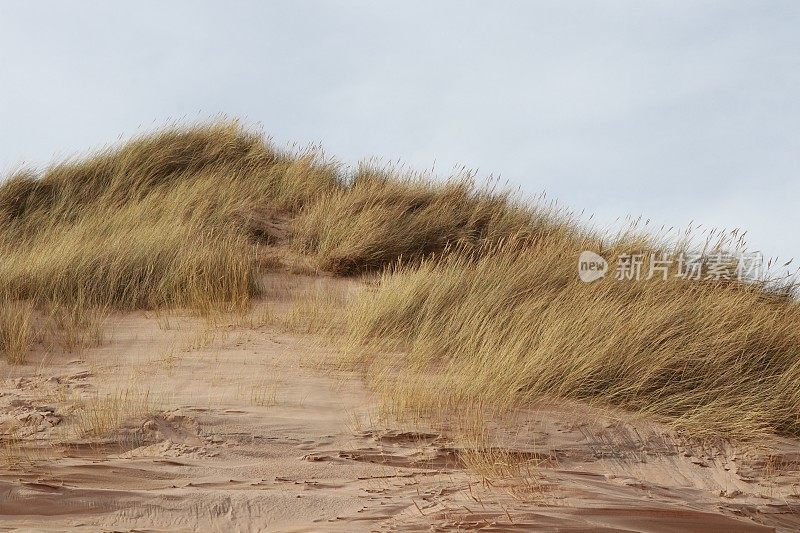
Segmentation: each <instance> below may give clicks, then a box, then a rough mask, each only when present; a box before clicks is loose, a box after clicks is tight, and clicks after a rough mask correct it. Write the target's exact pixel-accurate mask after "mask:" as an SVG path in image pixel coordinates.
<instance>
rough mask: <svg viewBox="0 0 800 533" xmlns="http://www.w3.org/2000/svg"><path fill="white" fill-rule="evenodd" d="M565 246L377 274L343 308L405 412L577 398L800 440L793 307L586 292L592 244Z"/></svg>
mask: <svg viewBox="0 0 800 533" xmlns="http://www.w3.org/2000/svg"><path fill="white" fill-rule="evenodd" d="M576 235H577V234H576ZM562 237H563V236H562ZM574 237H576V236H573V237H571V238H567V239H564V238H562V239H558V238H553V239H547V240H542V241H539V242H538V243H537V244H535V245H532V246H523V247H519V246H515V245H514V244H513V243H509V244H506V245H501V246H499V247H495V248H494V249H493V251H492V253H487V254H483V255H481V256H470V255H459V254H452V255H449V256H448V257H446V258H444V259H443V260H440V261H436V260H428V261H425V262H423V263H422V264H421V265H420V266H418V267H413V268H410V267H406V268H401V269H399V270H397V271H393V272H387V273H386V274H384V275H383V277H382V279H381V282H380V284H379V285H378V286H377V288H375V289H373V290H370V291H367V292H366V294H365V295H364V296H363V298H361V299H359V300H358V301H356V302H355V303H354V304H353V305H352V307H351V309H350V310H349V311H348V313H349V315H350V316H351V317H353V318H352V319H351V321H350V326H349V330H348V335H349V341H350V344H351V346H356V347H363V346H367V347H368V348H369V349H368V350H367V352H366V353H367V355H366V356H363V357H362V359H361V362H362V363H364V364H366V365H368V367H369V371H368V374H369V375H370V376H371V378H372V380H373V383H374V385H375V386H376V387H378V388H379V389H381V390H382V391H383V392H384V393H385V394H386V397H387V398H391V402H393V403H396V404H398V405H399V406H400V408H401V409H417V410H421V411H425V410H428V411H429V412H436V411H440V412H446V411H447V410H450V409H453V408H458V407H459V406H464V405H476V404H481V405H484V406H486V405H489V406H492V407H493V408H494V409H496V410H497V411H498V412H502V411H504V410H508V409H513V408H516V407H520V406H524V405H528V404H530V403H531V402H533V401H535V400H536V399H537V398H541V397H558V398H574V399H580V400H586V401H591V402H600V403H605V404H610V405H614V406H620V407H623V408H625V409H629V410H632V411H636V412H640V413H643V414H647V415H650V416H655V417H657V418H659V419H663V420H666V421H671V422H672V423H673V424H674V425H675V426H676V427H678V428H680V429H684V430H687V431H689V432H691V434H692V435H695V436H703V435H727V436H737V437H752V436H754V435H756V434H759V433H763V432H768V431H777V432H780V433H784V434H792V435H797V434H800V392H798V391H800V352H798V349H799V348H800V306H799V305H798V303H797V302H796V301H794V300H792V299H791V298H786V297H785V296H780V295H773V294H770V293H768V292H765V290H764V289H763V288H761V287H760V286H757V285H745V284H742V283H716V282H712V281H690V280H681V279H668V280H666V281H665V280H662V279H656V278H654V279H652V280H649V281H640V282H638V283H637V282H623V281H618V280H615V279H604V280H601V281H598V282H595V283H592V284H587V283H583V282H581V281H580V280H579V278H578V276H577V272H576V268H575V267H576V263H577V256H578V254H579V253H580V250H581V249H595V250H598V249H601V248H598V245H599V244H600V243H599V242H591V239H588V238H587V239H585V240H581V239H578V238H574ZM587 245H588V246H587ZM592 245H594V246H592ZM601 250H602V249H601ZM386 353H395V354H397V353H399V354H400V355H398V356H395V357H386V356H385V354H386ZM370 354H372V355H370ZM398 390H402V394H398Z"/></svg>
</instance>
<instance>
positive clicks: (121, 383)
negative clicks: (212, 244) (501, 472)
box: [0, 278, 800, 532]
mask: <svg viewBox="0 0 800 533" xmlns="http://www.w3.org/2000/svg"><path fill="white" fill-rule="evenodd" d="M309 283H338V282H335V281H314V280H308V279H299V278H298V279H297V280H294V281H292V282H291V283H290V284H289V285H290V287H289V289H287V290H286V291H284V292H282V291H276V292H275V294H273V295H271V296H270V297H269V300H270V301H269V302H268V304H269V305H271V306H272V308H273V309H275V310H276V312H278V313H283V312H285V311H286V310H287V309H288V308H289V307H290V306H291V305H292V298H293V296H292V294H294V292H293V290H291V287H295V288H297V287H302V286H304V285H308V284H309ZM257 312H258V310H256V311H255V312H254V313H257ZM108 330H109V332H110V334H111V338H110V339H109V341H108V342H107V343H106V344H104V345H103V346H101V347H99V348H93V349H87V350H85V351H83V352H81V353H79V354H75V353H60V352H53V353H49V354H48V353H45V352H44V351H39V352H37V353H35V354H32V356H31V357H30V361H29V364H26V365H23V366H18V367H9V366H7V365H5V363H0V365H2V366H1V367H0V370H1V371H2V373H1V374H0V376H3V378H4V379H3V381H2V385H1V387H2V388H0V428H2V431H3V432H4V433H5V434H6V440H5V442H6V444H5V445H4V448H3V451H2V452H1V453H2V455H0V529H2V530H15V529H21V530H26V531H30V530H37V529H38V530H64V529H70V530H86V531H97V530H111V529H113V530H115V531H133V530H135V531H261V530H268V531H360V530H364V531H375V530H378V531H381V530H426V531H427V530H430V529H431V527H435V528H440V529H441V530H446V529H459V528H460V529H464V528H467V529H480V530H487V531H512V530H517V531H527V530H531V529H544V530H555V529H558V530H575V531H577V530H583V531H585V530H609V531H611V530H614V531H685V530H695V531H708V530H719V531H722V530H724V531H727V532H735V531H762V530H763V531H770V530H772V528H778V529H780V530H785V531H792V530H796V529H800V517H799V516H798V513H800V476H798V470H800V467H799V466H798V465H799V464H800V446H798V444H797V443H795V442H790V441H777V440H776V441H775V442H774V443H770V444H769V445H768V446H766V445H765V446H762V448H760V449H755V448H753V449H749V450H744V449H734V448H732V447H730V446H729V445H722V444H717V445H710V444H707V443H706V444H704V445H700V444H698V443H694V442H686V441H685V440H682V439H680V438H678V437H677V436H675V435H673V434H671V433H670V432H669V431H667V430H665V429H664V428H660V427H658V426H657V425H654V424H647V423H645V422H643V421H633V420H626V419H625V418H624V417H621V416H619V415H613V414H609V413H606V412H599V411H597V410H593V409H589V408H587V407H585V406H581V405H566V406H565V405H560V406H553V405H542V406H540V407H539V408H538V409H535V410H530V411H529V412H526V413H520V414H519V415H518V417H517V419H516V420H515V421H514V423H513V424H510V425H508V426H507V427H513V428H514V433H513V435H511V434H509V435H507V436H506V438H505V440H504V442H507V443H508V447H507V449H506V450H504V453H505V454H506V455H504V457H511V458H514V457H516V458H529V459H531V460H537V461H540V462H541V467H540V468H539V469H536V472H535V473H534V475H533V478H535V480H534V481H533V482H529V483H527V484H525V483H520V482H519V480H514V479H482V478H481V477H480V476H476V475H470V474H468V473H467V472H465V471H464V470H463V468H462V467H461V461H460V457H461V450H460V449H459V447H458V446H457V445H456V444H454V443H453V442H452V441H451V440H450V439H449V437H448V435H446V434H442V433H437V432H424V431H407V430H406V431H404V430H401V429H399V428H386V427H382V426H377V425H374V424H372V423H371V419H372V418H371V417H372V413H373V412H374V407H375V406H374V403H373V401H372V400H371V398H370V397H369V394H368V393H367V392H366V391H365V390H364V388H363V386H362V384H361V382H360V380H359V379H358V377H357V376H349V375H341V374H333V373H331V372H330V371H328V370H325V367H324V366H322V367H320V366H319V365H317V364H315V363H317V362H319V361H325V360H327V359H329V358H330V357H332V352H331V349H330V348H329V347H326V346H325V345H324V344H320V343H319V342H316V341H315V340H314V339H313V338H311V337H306V336H302V335H295V334H288V333H282V332H280V330H279V328H276V327H273V326H257V325H256V326H252V325H248V326H245V325H242V324H239V325H235V324H230V325H225V324H218V325H216V326H215V327H213V328H212V327H209V326H207V325H204V323H203V322H202V321H199V320H196V319H191V318H186V317H182V318H181V317H177V318H176V317H170V318H165V317H157V316H154V315H146V314H144V313H136V314H128V315H124V316H115V317H112V318H111V319H110V321H109V323H108ZM92 398H100V401H96V400H92ZM109 398H111V399H109ZM81 406H83V407H81ZM89 415H92V416H94V419H92V418H91V417H90V416H89ZM117 419H120V420H123V421H124V423H122V424H119V423H117ZM92 424H94V426H98V427H101V428H104V427H105V428H106V429H107V431H103V432H101V433H102V434H101V435H97V436H93V435H91V434H89V435H82V430H83V432H85V430H86V428H87V427H89V426H92ZM120 426H121V427H120ZM499 431H501V432H502V430H499ZM11 432H13V434H14V435H15V438H14V439H13V440H9V438H8V435H9V434H10V433H11Z"/></svg>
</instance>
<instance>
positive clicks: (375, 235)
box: [0, 122, 800, 437]
mask: <svg viewBox="0 0 800 533" xmlns="http://www.w3.org/2000/svg"><path fill="white" fill-rule="evenodd" d="M662 241H663V239H661V238H660V237H659V236H652V235H647V234H646V233H644V234H642V233H641V232H639V233H637V234H634V233H627V234H622V235H616V236H610V237H609V236H605V235H595V234H591V233H589V232H587V231H585V230H584V229H582V228H581V226H580V225H579V224H577V223H575V222H574V221H573V220H571V219H570V218H569V217H568V216H566V215H564V214H563V213H560V212H558V211H555V210H552V209H546V208H542V207H540V206H536V205H530V204H524V203H521V202H519V201H516V200H515V199H514V198H513V196H512V195H510V194H508V193H506V192H503V191H498V190H496V189H495V188H493V187H481V186H476V185H475V181H474V179H473V177H472V176H471V175H469V174H466V175H465V174H464V173H459V175H457V176H455V177H454V178H452V179H450V180H448V181H446V182H437V181H432V180H428V179H425V178H424V177H423V176H420V175H414V174H409V173H400V172H396V171H393V170H391V169H388V170H387V169H385V168H376V167H374V166H370V165H363V166H360V167H359V168H358V169H357V170H355V171H354V172H353V173H348V172H347V171H345V170H343V169H342V168H340V167H339V166H338V165H337V164H336V163H335V162H334V161H332V160H330V159H327V158H326V157H325V156H324V154H323V153H322V152H321V151H320V150H319V149H315V148H312V149H308V150H301V151H296V152H294V153H290V152H286V151H280V150H277V149H275V148H274V147H273V146H271V145H270V144H269V143H268V142H265V140H264V139H263V137H262V136H261V135H259V134H257V133H254V132H251V131H249V130H247V129H245V128H243V127H242V126H241V125H239V124H238V123H236V122H223V123H216V124H209V125H199V126H194V127H188V128H183V127H174V128H169V129H167V130H164V131H162V132H159V133H155V134H152V135H145V136H142V137H139V138H136V139H134V140H132V141H130V142H129V143H127V144H125V145H123V146H121V147H117V148H112V149H107V150H104V151H102V152H99V153H97V154H94V155H92V156H89V157H87V158H84V159H81V160H73V161H67V162H64V163H60V164H57V165H54V166H52V167H51V168H49V169H47V170H46V171H44V172H43V173H41V174H36V173H33V172H19V173H17V174H15V175H14V176H11V177H10V178H9V179H8V180H6V181H5V182H4V183H3V184H2V185H0V257H2V258H3V259H2V262H0V302H2V304H1V305H0V307H2V308H3V314H2V315H0V340H2V346H0V348H2V351H3V352H4V353H6V354H7V357H9V359H12V360H17V359H19V355H13V354H19V353H23V352H24V349H22V348H21V347H24V346H25V344H26V342H27V341H26V340H25V339H27V338H29V337H28V336H27V335H28V334H27V333H25V331H26V330H25V329H24V327H22V326H21V325H23V324H30V321H27V322H26V321H25V320H24V316H23V315H24V313H21V312H20V311H19V309H21V308H20V307H14V306H19V305H22V306H29V307H30V306H32V307H40V308H47V306H52V305H61V306H66V307H68V308H75V309H92V308H95V309H134V308H147V309H160V308H174V307H180V308H189V309H196V310H198V311H200V312H202V313H210V312H212V310H214V309H218V308H220V307H221V308H223V309H225V310H242V309H246V308H247V307H248V305H249V303H250V301H251V299H252V297H253V296H254V295H256V294H258V292H259V290H260V285H259V280H260V277H261V275H262V274H263V273H264V271H265V269H269V268H279V267H280V266H281V265H280V262H281V261H280V260H277V259H276V258H278V259H281V258H282V260H283V261H285V262H287V263H291V262H292V261H294V260H301V259H302V263H303V264H304V265H308V264H311V265H316V267H317V268H318V269H319V270H320V271H325V272H328V273H332V274H335V275H361V274H365V273H381V277H380V279H379V281H377V282H376V283H375V284H374V286H373V287H371V288H369V289H367V290H365V291H363V292H362V293H361V296H360V297H359V298H356V300H355V301H354V302H353V303H352V304H351V305H350V306H349V307H348V308H347V309H346V310H345V311H344V312H343V313H340V314H339V316H340V318H337V320H342V319H343V321H344V323H345V325H344V326H343V329H342V330H341V334H342V335H343V337H344V342H345V343H346V345H347V347H348V349H349V351H350V353H351V354H354V355H355V358H354V361H356V362H357V363H358V364H359V365H360V366H361V368H363V369H364V370H365V373H366V375H367V377H368V378H369V381H370V383H371V384H372V385H373V386H374V387H376V388H377V389H379V390H380V391H382V392H383V393H384V394H385V396H386V398H387V403H390V404H392V405H393V406H394V408H395V409H398V410H414V411H415V412H421V411H426V410H427V411H437V410H438V411H442V410H447V409H459V408H461V407H464V406H473V405H475V404H480V405H482V406H492V408H493V409H495V410H497V411H504V410H511V409H514V408H516V407H519V406H524V405H527V404H528V403H530V402H532V401H534V400H536V399H537V398H539V397H542V396H548V397H561V398H570V399H580V400H584V401H590V402H598V403H604V404H609V405H615V406H620V407H623V408H625V409H629V410H633V411H637V412H641V413H644V414H647V415H648V416H655V417H658V418H661V419H664V420H666V421H669V422H671V423H672V424H674V425H675V426H676V427H679V428H682V429H685V430H687V431H691V432H693V433H694V434H696V435H723V436H736V437H752V436H755V435H758V434H762V433H764V432H773V431H774V432H780V433H783V434H791V435H798V434H800V419H799V418H798V417H799V416H800V392H798V391H800V307H799V306H798V303H797V301H796V300H795V299H793V298H792V297H791V295H790V291H789V290H785V291H783V292H781V291H779V290H777V289H776V288H775V287H774V286H773V287H769V286H767V285H765V284H760V283H753V284H746V283H740V282H737V281H719V282H715V281H711V280H705V281H687V280H680V279H674V278H670V279H668V280H666V281H664V280H660V279H653V280H649V281H640V282H622V281H616V280H613V279H606V280H603V281H598V282H595V283H592V284H585V283H582V282H581V281H580V280H579V279H578V276H577V273H576V271H575V266H576V262H577V257H578V255H579V253H580V252H581V251H583V250H594V251H597V252H600V253H601V254H602V255H604V256H606V258H613V257H616V256H617V254H619V253H623V252H625V253H644V254H645V255H646V256H650V255H652V254H654V253H657V252H663V251H676V250H678V249H681V247H685V246H686V244H685V243H679V244H677V245H676V244H672V245H669V246H668V245H664V244H661V242H662ZM734 246H738V243H736V244H734ZM721 249H723V246H722V244H719V245H717V246H712V247H710V248H707V249H706V251H707V252H714V251H717V250H721ZM27 308H28V307H26V309H27ZM296 315H297V316H296V317H294V318H296V319H297V322H298V323H303V324H312V325H313V329H314V330H318V329H319V328H320V327H321V326H322V324H320V323H319V322H320V320H321V318H320V317H329V315H330V316H333V315H334V314H331V313H328V314H326V313H323V312H320V311H319V310H317V311H314V312H313V313H312V312H311V311H309V312H306V311H304V310H303V309H299V310H298V311H297V312H296ZM324 320H333V319H332V318H330V317H329V318H325V319H324ZM309 327H310V326H309Z"/></svg>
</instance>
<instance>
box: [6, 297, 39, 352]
mask: <svg viewBox="0 0 800 533" xmlns="http://www.w3.org/2000/svg"><path fill="white" fill-rule="evenodd" d="M33 337H34V333H33V307H32V305H31V304H30V302H21V301H16V300H6V301H4V302H0V353H2V354H3V355H4V356H5V357H6V360H7V361H8V362H9V363H11V364H21V363H24V362H25V353H26V352H27V351H28V350H29V349H30V347H31V345H32V344H33Z"/></svg>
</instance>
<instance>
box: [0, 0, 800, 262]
mask: <svg viewBox="0 0 800 533" xmlns="http://www.w3.org/2000/svg"><path fill="white" fill-rule="evenodd" d="M218 113H224V114H226V115H229V116H238V117H242V118H243V119H245V120H246V121H249V122H252V123H260V124H262V125H263V128H264V129H265V131H267V132H268V133H269V134H270V135H272V136H273V137H274V139H275V140H276V141H278V142H279V143H281V144H285V143H289V142H293V141H297V142H300V143H304V144H305V143H308V142H320V143H322V144H323V146H324V147H325V148H326V149H327V151H328V152H330V153H331V154H335V155H337V156H338V157H339V158H340V159H341V160H343V161H344V162H347V163H352V162H356V161H358V160H359V159H363V158H366V157H369V156H379V157H382V158H384V159H397V158H399V159H401V160H402V161H404V162H406V163H408V164H409V165H411V166H414V167H418V168H430V167H431V165H433V163H434V161H435V162H436V169H437V170H438V171H439V172H440V173H441V174H443V175H445V174H447V172H448V171H449V170H450V169H451V168H452V167H453V165H455V164H460V163H463V164H465V165H467V166H468V167H473V168H478V169H480V172H481V173H482V174H489V173H493V174H500V175H501V176H502V177H503V178H504V179H506V180H508V181H509V182H511V183H514V184H518V185H519V186H520V187H521V188H522V190H523V191H525V192H526V193H530V194H531V195H533V194H536V193H538V192H540V191H546V192H547V193H548V195H549V196H551V197H555V198H557V199H558V200H559V201H560V202H561V203H562V204H564V205H566V206H568V207H570V208H573V209H574V210H578V211H580V210H583V209H585V210H586V211H587V212H589V213H595V214H596V216H597V218H598V219H599V220H600V221H601V222H604V223H605V222H611V221H613V220H614V219H615V218H616V217H618V216H624V215H626V214H633V215H639V214H643V215H644V216H645V217H650V218H651V219H653V220H654V221H656V222H657V223H659V224H660V223H665V224H668V225H676V226H685V225H687V224H688V223H689V221H691V220H694V221H695V222H696V223H703V224H706V225H712V226H724V227H737V226H738V227H742V228H744V229H748V230H749V232H750V243H751V246H752V247H753V248H755V249H761V250H763V251H764V252H765V253H767V254H771V255H780V256H781V257H782V258H789V257H793V256H796V257H798V258H799V259H800V214H798V200H800V179H799V178H800V176H798V169H800V132H799V128H800V2H795V1H751V2H744V1H734V0H729V1H719V2H704V1H689V0H686V1H683V2H676V1H674V0H672V1H668V2H656V1H649V2H645V1H626V2H622V1H594V2H575V1H573V2H567V1H548V2H544V1H542V2H532V1H524V2H523V1H519V2H430V1H425V2H413V1H403V2H367V1H359V2H355V1H351V2H333V1H330V2H322V1H320V2H303V1H300V2H298V1H285V2H236V1H233V2H222V1H219V2H198V1H193V2H143V1H138V2H126V3H122V2H99V1H98V2H64V1H54V2H37V1H24V2H23V1H18V2H12V1H5V2H3V3H2V4H0V172H1V173H2V174H3V175H5V174H7V173H8V172H9V171H10V170H12V169H15V168H18V167H19V166H20V165H22V164H27V165H32V166H36V167H39V168H41V167H43V166H45V165H46V164H47V163H49V162H51V161H53V160H54V158H59V157H65V156H70V155H74V154H76V153H83V152H85V151H86V150H87V149H89V148H93V147H94V148H96V147H100V146H102V145H104V144H107V143H110V142H114V141H115V140H116V139H117V137H118V136H119V135H123V136H129V135H133V134H137V133H140V132H141V131H144V130H148V129H151V128H153V127H155V125H158V124H164V123H165V122H166V121H168V120H174V119H181V118H184V117H185V118H186V119H187V120H197V119H202V118H203V117H208V116H211V115H214V114H218Z"/></svg>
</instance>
